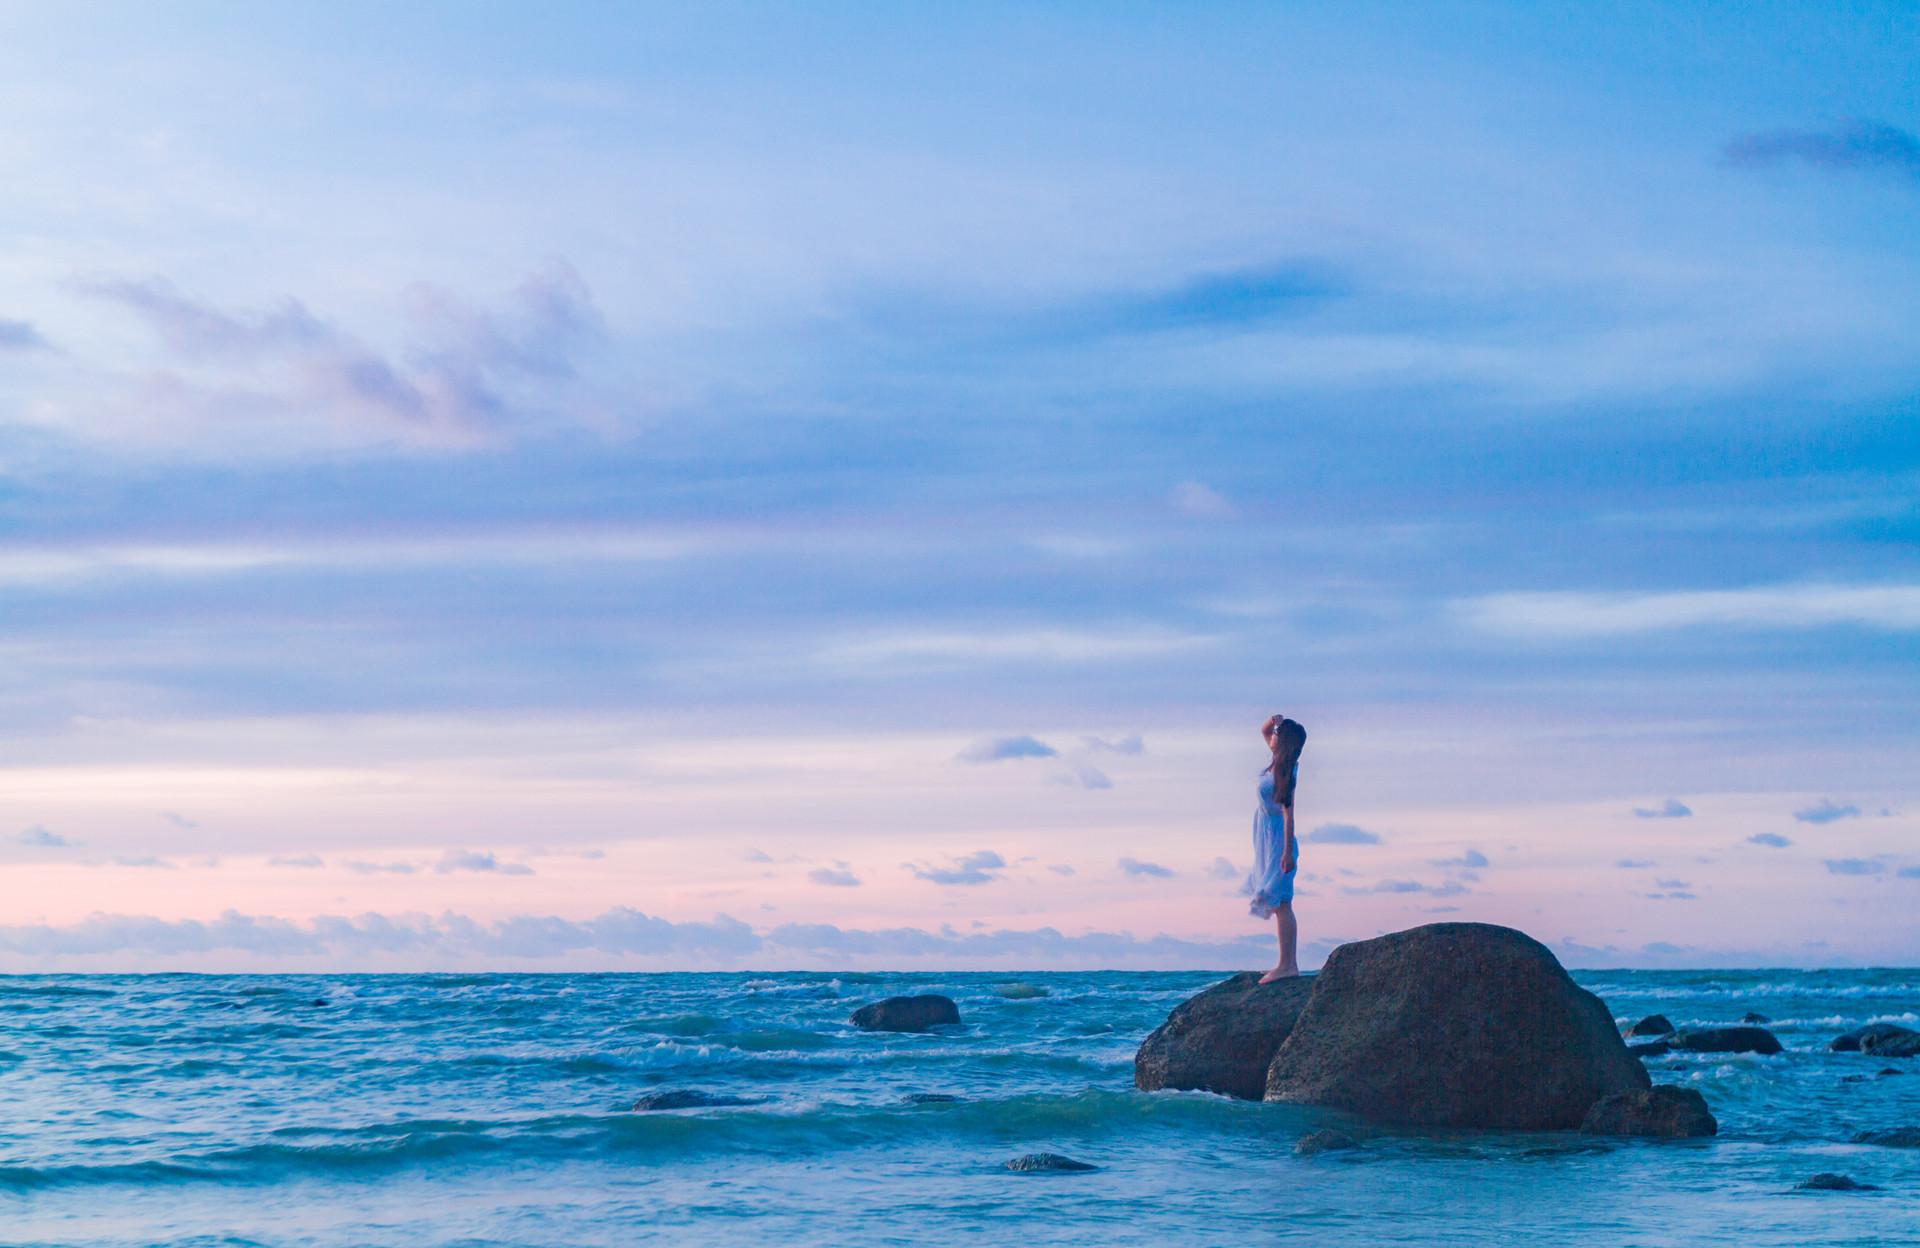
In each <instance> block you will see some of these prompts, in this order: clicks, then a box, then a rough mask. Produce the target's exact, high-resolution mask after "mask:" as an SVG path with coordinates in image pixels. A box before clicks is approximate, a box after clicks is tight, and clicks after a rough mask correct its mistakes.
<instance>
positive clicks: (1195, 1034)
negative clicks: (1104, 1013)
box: [1133, 971, 1314, 1101]
mask: <svg viewBox="0 0 1920 1248" xmlns="http://www.w3.org/2000/svg"><path fill="white" fill-rule="evenodd" d="M1259 979H1260V972H1258V971H1243V972H1241V973H1240V974H1238V975H1235V976H1234V977H1233V978H1231V979H1227V980H1222V981H1221V982H1220V983H1217V984H1215V985H1214V986H1213V987H1211V988H1209V989H1207V990H1206V991H1205V992H1202V993H1201V994H1200V995H1199V996H1197V997H1193V998H1191V999H1189V1000H1187V1001H1183V1002H1182V1003H1180V1004H1179V1005H1177V1006H1175V1007H1174V1010H1173V1013H1171V1014H1169V1015H1168V1016H1167V1021H1166V1022H1164V1023H1162V1024H1160V1026H1159V1027H1157V1028H1155V1029H1154V1031H1153V1034H1152V1035H1150V1036H1148V1037H1147V1038H1146V1041H1145V1042H1144V1043H1143V1044H1141V1046H1140V1051H1139V1052H1138V1053H1136V1054H1134V1058H1133V1083H1134V1086H1135V1087H1137V1088H1139V1089H1141V1090H1142V1091H1145V1092H1157V1091H1159V1090H1160V1089H1162V1088H1179V1089H1183V1090H1189V1091H1194V1090H1197V1091H1202V1092H1218V1093H1221V1094H1222V1095H1224V1096H1237V1097H1239V1098H1240V1099H1242V1100H1246V1101H1257V1100H1259V1099H1260V1098H1261V1096H1262V1095H1263V1094H1264V1093H1265V1092H1266V1087H1267V1067H1268V1066H1269V1065H1271V1064H1272V1063H1273V1055H1274V1053H1275V1051H1277V1050H1278V1049H1279V1048H1280V1042H1281V1041H1283V1040H1285V1039H1286V1038H1287V1033H1288V1032H1290V1031H1292V1030H1293V1020H1294V1019H1296V1018H1299V1017H1300V1010H1301V1007H1303V1006H1305V1005H1306V1003H1307V996H1308V994H1309V993H1311V992H1312V991H1313V980H1314V977H1313V976H1311V975H1300V976H1296V977H1294V978H1292V979H1281V980H1275V981H1274V982H1273V983H1271V984H1262V983H1260V982H1259Z"/></svg>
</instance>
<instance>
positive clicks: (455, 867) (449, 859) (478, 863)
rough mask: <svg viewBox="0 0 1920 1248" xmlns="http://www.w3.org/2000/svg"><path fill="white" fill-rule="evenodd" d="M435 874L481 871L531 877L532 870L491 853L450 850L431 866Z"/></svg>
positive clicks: (523, 864)
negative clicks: (505, 860)
mask: <svg viewBox="0 0 1920 1248" xmlns="http://www.w3.org/2000/svg"><path fill="white" fill-rule="evenodd" d="M433 869H434V871H435V873H437V874H439V875H451V874H452V873H453V872H455V871H483V872H492V873H493V874H495V875H532V874H533V868H532V867H530V866H528V865H527V864H526V863H524V862H504V861H502V860H501V859H499V858H497V857H495V856H494V855H493V854H492V853H490V852H488V853H481V852H477V851H475V850H470V849H450V850H448V851H447V852H446V853H444V854H442V855H440V861H438V862H436V863H434V864H433Z"/></svg>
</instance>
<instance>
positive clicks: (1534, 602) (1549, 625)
mask: <svg viewBox="0 0 1920 1248" xmlns="http://www.w3.org/2000/svg"><path fill="white" fill-rule="evenodd" d="M1453 610H1454V612H1455V614H1456V616H1457V617H1458V618H1459V619H1460V620H1461V621H1462V622H1463V623H1465V624H1466V625H1467V626H1468V627H1470V628H1474V629H1478V630H1481V631H1485V632H1490V633H1497V634H1500V635H1503V636H1510V637H1533V638H1539V639H1542V640H1554V639H1564V640H1580V639H1586V638H1597V637H1616V636H1625V635H1631V634H1634V633H1652V632H1661V631H1666V630H1670V629H1681V628H1737V629H1806V628H1826V627H1831V626H1834V625H1853V626H1856V627H1862V628H1873V629H1880V630H1883V631H1888V632H1904V631H1908V630H1911V629H1920V585H1818V584H1806V585H1771V586H1757V587H1754V588H1750V589H1726V590H1688V591H1678V592H1667V593H1586V592H1553V593H1501V594H1488V595H1485V596H1483V597H1479V598H1468V599H1461V600H1458V601H1456V602H1455V603H1454V604H1453Z"/></svg>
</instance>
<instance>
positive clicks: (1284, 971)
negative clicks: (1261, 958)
mask: <svg viewBox="0 0 1920 1248" xmlns="http://www.w3.org/2000/svg"><path fill="white" fill-rule="evenodd" d="M1299 973H1300V968H1299V967H1297V966H1276V967H1274V968H1273V969H1272V970H1270V971H1268V972H1267V973H1266V974H1265V975H1262V976H1261V977H1260V982H1261V983H1263V984H1270V983H1272V982H1273V981H1274V980H1276V979H1292V978H1294V977H1295V976H1296V975H1298V974H1299Z"/></svg>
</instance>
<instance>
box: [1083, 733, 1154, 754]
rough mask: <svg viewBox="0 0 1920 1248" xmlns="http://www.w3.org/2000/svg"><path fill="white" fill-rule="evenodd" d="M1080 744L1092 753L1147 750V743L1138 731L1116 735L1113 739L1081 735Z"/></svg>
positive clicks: (1130, 752)
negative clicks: (1126, 734)
mask: <svg viewBox="0 0 1920 1248" xmlns="http://www.w3.org/2000/svg"><path fill="white" fill-rule="evenodd" d="M1080 744H1081V746H1082V748H1084V749H1085V750H1087V751H1088V752H1089V753H1092V754H1144V753H1146V752H1147V743H1146V742H1145V741H1143V740H1141V738H1140V734H1139V733H1137V732H1136V733H1133V734H1132V735H1130V736H1125V737H1115V738H1113V739H1112V740H1108V739H1107V738H1105V737H1081V738H1080Z"/></svg>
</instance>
